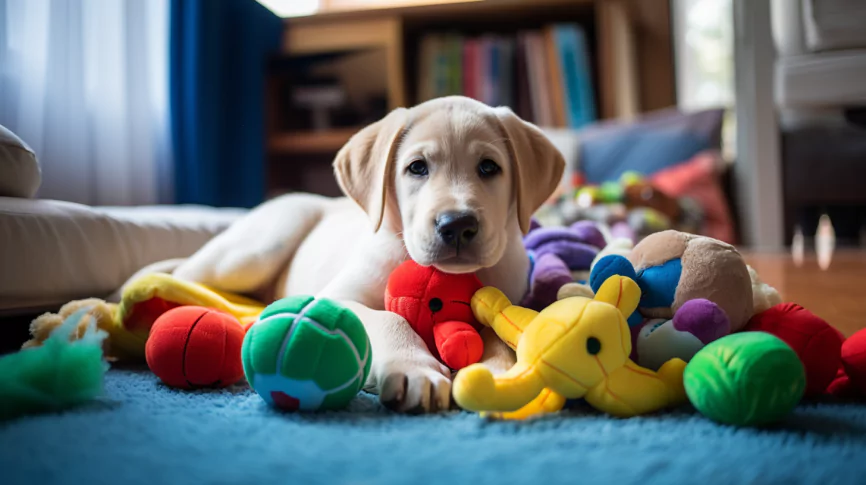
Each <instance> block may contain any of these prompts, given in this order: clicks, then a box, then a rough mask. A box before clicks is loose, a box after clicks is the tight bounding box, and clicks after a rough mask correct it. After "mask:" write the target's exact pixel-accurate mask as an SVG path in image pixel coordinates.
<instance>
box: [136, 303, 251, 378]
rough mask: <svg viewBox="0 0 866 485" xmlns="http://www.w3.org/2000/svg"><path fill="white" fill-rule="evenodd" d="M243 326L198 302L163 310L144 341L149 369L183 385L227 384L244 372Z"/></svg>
mask: <svg viewBox="0 0 866 485" xmlns="http://www.w3.org/2000/svg"><path fill="white" fill-rule="evenodd" d="M243 341H244V328H243V327H242V326H241V324H240V322H238V320H237V319H236V318H234V317H233V316H231V315H229V314H226V313H222V312H218V311H216V310H211V309H209V308H204V307H199V306H182V307H178V308H175V309H173V310H169V311H167V312H165V313H163V314H162V315H161V316H160V317H159V318H157V319H156V321H155V322H154V323H153V327H152V328H151V330H150V335H149V336H148V338H147V344H146V345H145V357H146V359H147V365H148V367H150V370H151V371H152V372H153V373H154V374H156V375H157V377H159V378H160V379H162V381H163V382H164V383H166V384H167V385H169V386H171V387H178V388H181V389H195V388H200V387H225V386H229V385H231V384H234V383H235V382H237V381H239V380H240V379H241V378H242V377H243V376H244V368H243V364H242V362H241V345H243Z"/></svg>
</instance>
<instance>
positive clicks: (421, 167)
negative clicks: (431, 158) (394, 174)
mask: <svg viewBox="0 0 866 485" xmlns="http://www.w3.org/2000/svg"><path fill="white" fill-rule="evenodd" d="M406 170H407V171H409V173H411V174H412V175H416V176H418V177H424V176H426V175H427V173H428V172H427V162H425V161H424V160H415V161H414V162H412V163H410V164H409V166H408V167H406Z"/></svg>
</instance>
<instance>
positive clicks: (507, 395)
mask: <svg viewBox="0 0 866 485" xmlns="http://www.w3.org/2000/svg"><path fill="white" fill-rule="evenodd" d="M639 300H640V288H639V287H638V285H637V283H635V282H634V281H632V280H631V279H629V278H626V277H623V276H618V275H616V276H611V277H610V278H609V279H608V280H607V281H605V282H604V284H603V285H602V286H601V288H599V291H598V293H596V295H595V298H594V299H589V298H585V297H570V298H566V299H564V300H560V301H557V302H556V303H554V304H552V305H550V306H549V307H547V308H545V309H544V310H543V311H541V312H540V313H538V312H535V311H533V310H529V309H527V308H521V307H518V306H514V305H512V304H511V302H509V301H508V298H507V297H506V296H505V295H504V294H502V292H501V291H499V290H497V289H495V288H491V287H486V288H482V289H481V290H478V292H476V293H475V295H474V296H473V297H472V303H471V304H472V310H473V311H474V312H475V316H476V318H477V319H478V321H479V322H481V323H482V324H484V325H487V326H490V327H492V328H493V330H494V331H495V332H496V334H497V335H499V338H501V339H502V340H503V341H505V342H506V343H507V344H508V345H510V346H511V347H512V348H513V349H514V350H515V351H516V352H517V364H515V365H514V367H512V368H511V369H510V370H509V371H508V372H506V373H505V374H502V375H498V376H494V375H493V374H492V373H491V372H490V370H489V369H488V368H487V367H485V366H484V365H482V364H474V365H471V366H469V367H466V368H464V369H462V370H461V371H460V372H459V373H458V374H457V376H456V378H455V379H454V384H453V393H454V400H455V401H456V402H457V404H459V405H460V406H461V407H462V408H463V409H466V410H469V411H476V412H486V413H493V415H494V416H497V417H501V418H505V419H523V418H527V417H530V416H534V415H537V414H543V413H547V412H555V411H558V410H560V409H562V407H563V406H564V404H565V400H566V399H577V398H585V399H586V401H587V402H588V403H589V404H591V405H592V406H593V407H595V408H596V409H598V410H600V411H604V412H606V413H608V414H611V415H614V416H618V417H630V416H635V415H639V414H645V413H650V412H653V411H657V410H659V409H662V408H665V407H669V406H676V405H679V404H682V403H685V402H686V393H685V389H684V388H683V370H684V369H685V367H686V363H685V362H683V361H682V360H680V359H672V360H670V361H668V362H666V363H665V364H664V365H663V366H662V367H661V369H659V371H658V372H653V371H651V370H649V369H645V368H643V367H640V366H638V365H637V364H635V363H634V362H632V361H631V360H630V359H629V354H630V353H631V334H630V332H629V329H628V324H627V323H626V319H625V316H627V315H630V314H631V313H632V312H633V311H634V309H635V308H636V307H637V305H638V301H639Z"/></svg>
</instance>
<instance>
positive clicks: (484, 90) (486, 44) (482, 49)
mask: <svg viewBox="0 0 866 485" xmlns="http://www.w3.org/2000/svg"><path fill="white" fill-rule="evenodd" d="M478 42H479V44H478V45H479V49H478V61H479V62H478V70H479V72H480V74H481V76H480V78H481V83H480V89H479V93H478V94H479V99H478V100H479V101H481V102H482V103H484V104H487V105H490V106H495V104H494V101H495V97H496V95H495V93H494V91H495V89H496V86H495V85H494V79H493V71H494V70H495V68H496V63H495V62H494V59H493V57H494V52H495V46H494V42H495V39H494V38H493V37H492V36H489V35H488V36H483V37H481V38H480V39H479V41H478Z"/></svg>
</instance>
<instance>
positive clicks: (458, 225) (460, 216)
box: [436, 212, 478, 249]
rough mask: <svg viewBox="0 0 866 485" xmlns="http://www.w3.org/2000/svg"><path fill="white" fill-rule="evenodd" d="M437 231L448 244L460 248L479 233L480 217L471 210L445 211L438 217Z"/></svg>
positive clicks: (440, 237)
mask: <svg viewBox="0 0 866 485" xmlns="http://www.w3.org/2000/svg"><path fill="white" fill-rule="evenodd" d="M436 233H437V234H438V235H439V239H441V240H442V242H443V243H445V244H446V245H447V246H450V247H452V248H458V249H459V248H460V247H463V246H466V245H468V244H469V243H470V242H472V239H473V238H475V236H476V235H477V234H478V218H477V217H475V215H474V214H472V213H471V212H443V213H441V214H439V216H438V217H436Z"/></svg>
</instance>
